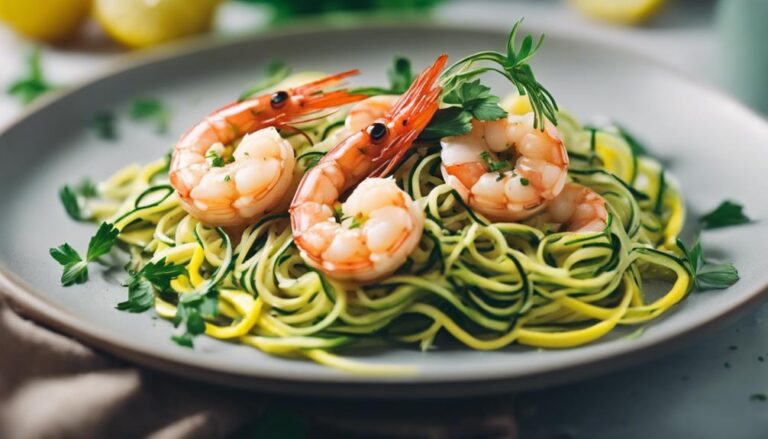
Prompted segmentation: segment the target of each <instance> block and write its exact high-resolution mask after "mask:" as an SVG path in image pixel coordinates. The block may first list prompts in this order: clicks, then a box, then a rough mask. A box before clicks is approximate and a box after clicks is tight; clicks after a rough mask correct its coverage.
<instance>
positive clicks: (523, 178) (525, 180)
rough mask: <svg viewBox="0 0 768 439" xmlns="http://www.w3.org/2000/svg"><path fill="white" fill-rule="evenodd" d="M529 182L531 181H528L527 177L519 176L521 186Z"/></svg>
mask: <svg viewBox="0 0 768 439" xmlns="http://www.w3.org/2000/svg"><path fill="white" fill-rule="evenodd" d="M530 183H531V182H530V181H528V179H527V178H525V177H521V178H520V184H522V185H523V186H528V185H529V184H530Z"/></svg>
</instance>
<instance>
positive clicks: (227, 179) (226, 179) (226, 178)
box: [224, 174, 232, 183]
mask: <svg viewBox="0 0 768 439" xmlns="http://www.w3.org/2000/svg"><path fill="white" fill-rule="evenodd" d="M230 180H232V177H230V176H229V174H227V175H225V176H224V181H226V182H227V183H229V181H230Z"/></svg>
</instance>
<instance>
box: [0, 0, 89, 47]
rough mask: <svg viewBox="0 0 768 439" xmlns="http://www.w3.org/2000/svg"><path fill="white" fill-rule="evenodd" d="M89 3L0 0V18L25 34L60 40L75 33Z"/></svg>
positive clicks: (55, 0)
mask: <svg viewBox="0 0 768 439" xmlns="http://www.w3.org/2000/svg"><path fill="white" fill-rule="evenodd" d="M90 5H91V1H90V0H0V19H1V20H2V21H4V22H5V23H7V24H8V26H9V27H10V28H11V29H13V30H15V31H16V32H18V33H20V34H22V35H25V36H27V37H30V38H33V39H36V40H43V41H61V40H64V39H67V38H69V37H71V36H72V35H74V34H75V33H76V32H77V30H78V29H79V28H80V25H81V24H82V23H83V21H84V20H85V18H86V17H87V16H88V9H89V8H90Z"/></svg>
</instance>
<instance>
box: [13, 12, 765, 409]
mask: <svg viewBox="0 0 768 439" xmlns="http://www.w3.org/2000/svg"><path fill="white" fill-rule="evenodd" d="M403 29H419V30H425V29H426V30H432V31H464V32H475V33H486V34H502V33H505V32H506V31H503V30H502V29H501V28H500V27H497V26H491V27H488V28H478V27H477V26H473V25H468V24H457V23H445V22H432V23H411V22H397V23H395V22H386V21H385V22H377V23H374V24H365V25H363V24H349V23H346V24H342V25H328V24H327V23H318V22H313V23H311V24H310V25H307V24H306V23H305V24H295V25H292V26H289V27H286V28H283V29H281V30H277V31H275V30H271V31H267V32H263V33H259V34H255V35H246V36H240V37H227V38H210V37H200V38H194V39H192V40H187V41H183V42H177V43H171V44H168V45H165V46H162V47H160V48H157V49H154V50H151V51H148V52H145V53H139V54H130V55H127V56H125V57H122V58H121V59H118V60H116V61H114V62H113V63H111V64H110V65H109V66H108V67H107V68H105V69H104V70H103V71H102V72H101V73H99V74H97V75H94V76H92V77H90V78H88V79H86V80H84V81H82V82H80V83H79V84H77V85H75V86H73V87H71V88H69V89H67V90H64V91H60V92H56V93H54V94H52V95H50V96H45V97H44V98H43V99H40V100H39V101H38V102H35V103H33V104H32V105H30V106H29V107H27V108H26V109H25V110H24V111H22V113H21V114H20V115H18V116H16V118H14V119H12V120H11V121H10V122H9V123H8V125H6V127H5V128H3V129H2V130H0V138H2V137H3V136H4V135H5V134H6V133H7V132H9V131H10V130H12V129H14V128H15V127H16V126H17V125H20V124H22V123H23V122H24V121H26V119H28V118H30V117H32V116H33V115H34V114H36V113H38V112H39V111H42V110H44V109H45V108H47V107H49V106H51V105H53V104H54V103H56V102H58V101H60V100H63V99H66V98H67V97H69V96H70V95H73V94H76V93H77V92H79V91H80V90H82V89H85V88H88V87H90V86H91V85H93V84H95V83H98V82H99V81H102V80H106V79H108V78H110V77H112V76H114V75H117V74H120V73H123V72H127V71H130V70H133V69H140V68H142V67H143V66H147V65H151V64H153V63H156V62H162V61H167V60H169V59H174V58H179V57H183V56H189V55H194V54H195V53H200V52H205V51H208V50H214V49H217V48H222V47H227V46H230V45H234V44H257V43H259V42H268V41H270V40H272V39H275V38H282V37H290V36H300V35H307V34H316V33H336V32H339V31H358V32H359V31H365V30H377V31H397V30H400V31H402V30H403ZM526 30H528V31H530V30H531V29H528V28H527V27H526ZM547 34H549V35H553V36H554V37H556V38H558V39H564V38H569V39H576V40H579V41H580V42H582V43H585V44H587V45H590V46H592V47H598V48H599V47H603V48H606V49H608V50H609V51H612V52H616V51H621V52H624V53H625V54H626V53H628V54H630V55H631V56H632V57H635V58H637V59H638V60H640V61H641V62H643V63H646V64H649V65H652V66H653V67H655V68H658V69H660V70H662V71H664V73H666V74H670V75H673V76H676V77H677V78H678V79H680V80H682V81H684V82H686V83H688V84H690V85H692V86H694V87H695V88H697V89H699V90H700V91H701V92H703V93H707V94H709V95H710V96H712V97H713V98H716V99H718V100H719V101H721V102H723V103H727V104H728V105H731V106H732V107H734V108H736V109H737V110H738V111H739V112H740V113H741V114H740V115H739V117H740V118H750V119H752V122H753V123H757V124H759V125H761V126H762V127H763V128H764V129H767V130H768V120H766V119H765V118H764V117H762V116H760V115H759V114H757V113H756V112H754V111H753V110H752V109H750V108H748V107H747V106H746V105H744V104H742V103H741V102H739V101H737V100H736V99H735V98H733V97H731V96H729V95H727V94H726V93H725V92H723V91H722V90H720V89H718V88H717V87H714V86H712V85H711V84H708V83H706V82H704V81H701V80H698V79H696V78H693V77H691V76H690V75H688V74H686V73H684V72H681V71H680V70H679V69H676V68H675V67H670V66H669V65H667V64H665V63H664V62H662V61H659V60H657V59H654V58H651V57H650V56H648V55H645V54H642V53H638V52H637V51H635V50H633V49H630V48H627V47H626V46H623V45H621V44H618V43H615V42H609V41H603V40H596V39H592V38H589V37H581V36H577V35H572V34H569V33H567V32H558V31H554V32H552V31H550V30H547ZM726 291H727V290H726ZM766 293H768V280H766V282H765V283H764V284H763V285H762V286H761V287H760V288H759V289H758V290H757V291H755V292H753V293H752V294H750V295H748V296H747V297H744V298H742V299H741V301H740V302H738V303H736V304H735V305H733V306H731V307H730V308H729V309H728V310H726V311H724V312H721V313H719V314H717V315H715V316H712V317H711V318H708V319H706V320H702V321H700V322H697V323H695V324H693V325H692V326H690V327H687V328H684V329H682V330H678V331H677V332H671V333H667V334H666V335H663V336H660V337H659V339H658V340H656V341H655V342H653V343H646V344H645V345H641V344H638V345H636V346H634V347H632V348H620V349H615V350H614V351H612V352H608V353H602V354H599V356H598V357H597V358H595V355H596V354H593V355H590V356H582V357H581V358H579V359H578V360H571V361H569V362H568V363H565V364H557V365H555V364H553V365H551V366H550V367H546V368H539V369H538V371H536V372H534V373H526V372H523V373H519V374H517V375H508V374H507V375H503V374H486V375H483V376H481V377H478V376H461V375H452V376H450V377H438V378H432V379H429V378H428V377H425V376H423V375H421V376H419V380H418V381H413V380H412V379H407V378H406V379H402V378H400V379H398V378H379V377H360V376H354V375H349V374H339V375H332V376H325V377H317V376H310V377H307V378H305V377H302V376H299V375H290V376H285V375H284V376H279V375H274V374H271V375H270V374H263V373H262V374H257V373H237V372H233V371H222V370H220V369H217V368H215V367H209V366H204V365H199V364H198V365H194V364H191V363H188V362H185V361H183V360H180V359H175V358H172V357H168V356H163V355H158V354H156V353H153V352H148V351H147V350H146V349H142V348H141V346H140V344H138V343H128V342H127V341H126V340H123V339H120V338H118V337H113V336H110V335H108V334H103V333H101V332H100V331H98V328H97V325H93V324H90V323H88V322H86V321H83V320H81V319H79V318H78V317H77V316H76V315H75V314H74V313H70V312H68V311H66V310H65V309H62V308H60V307H59V306H58V305H57V304H55V303H53V302H49V301H48V300H47V299H46V298H45V296H44V295H42V294H40V292H38V291H37V289H36V288H34V287H32V286H31V285H28V284H27V282H26V281H24V280H23V279H22V278H21V277H20V276H17V275H16V274H15V273H13V271H12V270H10V269H8V268H7V267H6V266H5V264H4V261H2V260H0V295H3V296H4V297H6V298H8V299H10V300H9V301H8V302H9V304H10V305H12V306H14V307H15V308H16V309H18V310H20V311H21V314H22V315H24V316H29V317H31V318H32V319H33V320H35V321H36V322H39V323H42V324H44V325H48V326H50V327H53V328H54V329H56V330H59V331H61V332H63V333H66V334H68V335H71V336H73V337H75V338H76V339H78V340H80V341H83V342H84V343H86V344H87V345H89V346H92V347H96V348H97V349H99V350H102V351H104V352H108V353H111V354H113V355H115V356H117V357H121V358H125V359H127V360H129V361H132V362H134V363H138V364H141V365H145V366H149V367H151V368H154V369H160V370H162V371H164V372H169V373H172V374H176V375H182V376H186V377H188V378H193V379H198V380H203V381H208V382H214V383H218V384H224V385H229V386H236V387H247V388H252V389H258V390H265V391H268V392H274V393H287V394H300V395H313V396H329V395H332V396H334V397H339V396H349V397H361V396H366V397H372V396H373V397H397V398H403V397H411V398H423V397H445V396H472V395H479V394H491V393H501V392H506V391H509V390H525V389H531V388H539V387H545V386H551V385H556V384H560V383H564V382H568V381H574V380H577V379H581V378H585V377H588V376H594V375H598V374H602V373H606V372H609V371H612V370H616V369H619V368H622V367H625V366H628V365H630V364H637V363H639V362H642V361H643V360H650V359H652V358H655V357H657V356H658V355H660V354H661V353H662V352H665V351H669V350H671V349H672V348H673V347H674V346H675V345H678V346H679V345H681V344H683V342H685V341H690V340H691V339H693V338H695V336H697V335H699V334H701V333H702V332H705V331H708V330H713V329H715V328H716V327H719V326H721V325H724V324H725V323H726V322H728V321H731V320H733V319H735V318H736V317H737V316H738V315H740V314H742V313H744V312H745V311H746V310H747V309H749V308H750V307H752V306H753V305H755V304H757V303H759V302H760V301H762V300H763V299H764V298H765V297H766ZM563 371H567V372H563ZM425 378H426V379H425ZM406 391H407V393H404V392H406Z"/></svg>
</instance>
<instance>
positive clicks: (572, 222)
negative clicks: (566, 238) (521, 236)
mask: <svg viewBox="0 0 768 439" xmlns="http://www.w3.org/2000/svg"><path fill="white" fill-rule="evenodd" d="M542 217H543V219H544V220H545V221H547V222H551V223H557V224H561V228H560V230H561V231H568V232H601V231H603V229H605V225H606V221H607V218H608V211H607V210H606V208H605V199H604V198H603V197H601V196H600V195H599V194H598V193H597V192H595V191H593V190H592V189H590V188H588V187H586V186H583V185H580V184H578V183H566V184H565V186H564V187H563V190H562V191H561V192H560V194H558V196H556V197H555V198H554V199H553V200H551V201H550V202H549V203H547V206H546V210H545V212H544V213H543V214H542Z"/></svg>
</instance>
